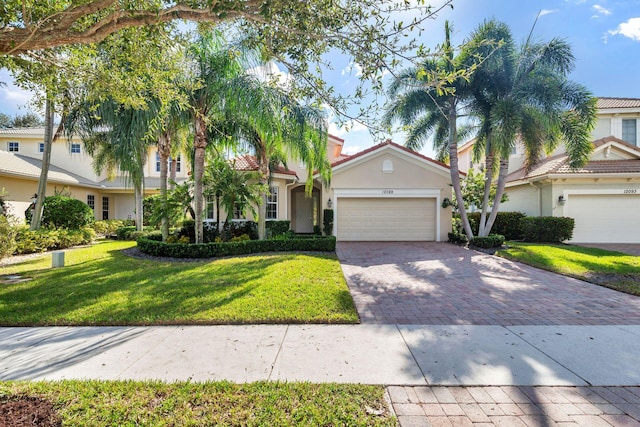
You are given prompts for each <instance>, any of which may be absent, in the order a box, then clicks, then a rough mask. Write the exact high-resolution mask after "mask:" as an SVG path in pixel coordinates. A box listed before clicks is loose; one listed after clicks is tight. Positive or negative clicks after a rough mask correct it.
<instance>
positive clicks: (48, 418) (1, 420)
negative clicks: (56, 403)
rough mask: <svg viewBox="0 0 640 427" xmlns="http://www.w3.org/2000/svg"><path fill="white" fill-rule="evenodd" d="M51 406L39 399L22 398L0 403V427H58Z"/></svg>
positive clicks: (56, 418)
mask: <svg viewBox="0 0 640 427" xmlns="http://www.w3.org/2000/svg"><path fill="white" fill-rule="evenodd" d="M61 425H62V421H61V420H60V417H59V416H58V415H57V414H56V410H55V408H54V407H53V404H52V403H51V402H49V401H48V400H44V399H41V398H39V397H29V396H23V397H18V398H13V399H11V400H8V401H5V402H0V427H31V426H37V427H59V426H61Z"/></svg>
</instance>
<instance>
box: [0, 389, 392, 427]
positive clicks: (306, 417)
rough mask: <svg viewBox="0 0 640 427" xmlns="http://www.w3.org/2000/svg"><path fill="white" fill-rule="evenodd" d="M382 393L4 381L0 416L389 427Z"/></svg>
mask: <svg viewBox="0 0 640 427" xmlns="http://www.w3.org/2000/svg"><path fill="white" fill-rule="evenodd" d="M383 395H384V388H383V387H380V386H366V385H347V384H344V385H340V384H308V383H278V382H258V383H252V384H242V385H237V384H232V383H228V382H215V383H213V382H209V383H184V382H181V383H172V384H166V383H162V382H155V381H154V382H134V381H117V382H115V381H114V382H111V381H61V382H5V383H0V414H1V413H2V406H3V405H5V404H6V403H7V402H11V401H12V400H16V399H18V398H36V397H37V398H39V399H43V400H44V401H46V402H50V404H51V405H52V406H53V410H54V411H55V414H56V416H57V417H58V419H59V420H60V421H61V424H62V425H74V426H95V427H98V426H139V425H141V426H202V425H207V426H213V425H225V426H395V425H397V424H396V419H395V418H394V417H393V416H391V414H390V413H389V410H388V407H387V405H386V403H385V400H384V397H383ZM32 402H33V400H32ZM46 402H45V405H46ZM376 414H379V415H376Z"/></svg>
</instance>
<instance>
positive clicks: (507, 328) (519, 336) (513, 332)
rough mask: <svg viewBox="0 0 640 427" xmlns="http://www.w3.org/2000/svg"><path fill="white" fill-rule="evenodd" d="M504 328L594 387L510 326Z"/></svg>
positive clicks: (588, 384)
mask: <svg viewBox="0 0 640 427" xmlns="http://www.w3.org/2000/svg"><path fill="white" fill-rule="evenodd" d="M503 328H505V329H506V330H507V331H509V332H511V333H512V334H513V335H515V336H516V337H518V338H520V339H521V340H522V341H524V342H526V343H527V344H528V345H530V346H531V347H533V348H535V349H536V351H539V352H540V353H542V354H544V355H545V356H547V357H548V358H549V359H551V360H553V361H554V362H555V363H557V364H558V365H559V366H562V367H563V368H564V369H566V370H567V371H569V372H571V373H572V374H573V375H575V376H576V377H577V378H580V379H581V380H582V381H584V382H585V383H586V384H587V385H586V387H593V384H591V383H590V382H589V381H587V379H586V378H583V377H582V375H580V374H578V373H577V372H575V371H574V370H573V369H571V368H569V367H568V366H565V365H564V364H563V363H560V361H558V360H556V359H555V358H554V357H552V356H551V355H550V354H548V353H546V352H544V351H542V350H541V349H540V348H538V347H537V346H536V345H534V344H533V343H531V342H529V341H527V340H526V339H525V338H524V337H522V336H521V335H519V334H517V333H516V332H515V331H512V330H511V329H510V328H509V326H503ZM581 387H585V386H581Z"/></svg>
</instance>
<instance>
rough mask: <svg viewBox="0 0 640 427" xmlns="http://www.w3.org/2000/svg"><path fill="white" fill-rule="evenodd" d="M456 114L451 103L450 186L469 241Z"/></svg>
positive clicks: (454, 105) (470, 232)
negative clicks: (459, 159) (459, 161)
mask: <svg viewBox="0 0 640 427" xmlns="http://www.w3.org/2000/svg"><path fill="white" fill-rule="evenodd" d="M457 118H458V113H457V111H456V103H455V101H452V105H451V106H450V108H449V117H448V121H449V169H450V172H451V185H452V186H453V191H454V193H455V195H456V201H457V202H458V210H459V211H460V219H461V221H462V227H463V228H464V232H465V233H466V235H467V238H468V239H469V240H471V239H473V232H472V231H471V225H469V218H468V217H467V210H466V209H465V208H464V199H463V198H462V187H461V186H460V169H459V167H458V128H457V123H456V120H457Z"/></svg>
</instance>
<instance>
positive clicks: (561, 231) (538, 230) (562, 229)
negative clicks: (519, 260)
mask: <svg viewBox="0 0 640 427" xmlns="http://www.w3.org/2000/svg"><path fill="white" fill-rule="evenodd" d="M574 227H575V220H574V219H573V218H568V217H558V216H539V217H527V218H523V220H522V229H523V233H524V240H525V242H538V243H561V242H564V241H565V240H571V237H573V229H574Z"/></svg>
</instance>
